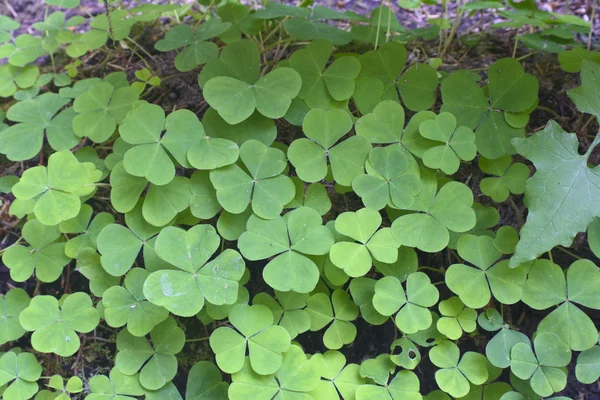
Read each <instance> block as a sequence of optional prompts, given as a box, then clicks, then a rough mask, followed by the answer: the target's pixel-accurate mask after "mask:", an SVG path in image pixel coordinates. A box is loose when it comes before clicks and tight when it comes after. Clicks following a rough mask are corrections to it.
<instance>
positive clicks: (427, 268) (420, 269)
mask: <svg viewBox="0 0 600 400" xmlns="http://www.w3.org/2000/svg"><path fill="white" fill-rule="evenodd" d="M422 270H425V271H432V272H437V273H438V274H441V275H444V274H445V272H444V270H443V269H440V268H433V267H419V268H418V269H417V271H422Z"/></svg>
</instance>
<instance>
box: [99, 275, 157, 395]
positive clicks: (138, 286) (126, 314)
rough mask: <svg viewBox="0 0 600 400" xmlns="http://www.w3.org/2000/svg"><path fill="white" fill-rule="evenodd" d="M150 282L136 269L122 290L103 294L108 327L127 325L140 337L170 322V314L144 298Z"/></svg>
mask: <svg viewBox="0 0 600 400" xmlns="http://www.w3.org/2000/svg"><path fill="white" fill-rule="evenodd" d="M147 278H148V272H147V271H146V270H144V269H141V268H134V269H132V270H130V271H129V273H127V276H126V277H125V280H124V282H123V286H113V287H111V288H109V289H108V290H106V291H105V292H104V294H103V296H102V304H103V306H104V319H105V320H106V323H107V324H108V326H110V327H113V328H119V327H121V326H124V325H127V330H128V331H129V333H131V335H133V336H137V337H140V336H145V335H147V334H148V333H150V331H152V329H154V327H155V326H157V325H158V324H160V323H161V322H162V321H164V320H165V319H167V317H168V316H169V312H168V311H167V310H165V309H164V308H162V307H159V306H156V305H154V304H152V303H150V302H149V301H148V300H146V298H145V297H144V293H143V288H144V282H145V281H146V279H147ZM153 390H155V389H153Z"/></svg>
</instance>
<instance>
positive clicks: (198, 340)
mask: <svg viewBox="0 0 600 400" xmlns="http://www.w3.org/2000/svg"><path fill="white" fill-rule="evenodd" d="M208 339H210V336H206V337H201V338H196V339H187V340H186V341H185V342H186V343H192V342H203V341H205V340H208Z"/></svg>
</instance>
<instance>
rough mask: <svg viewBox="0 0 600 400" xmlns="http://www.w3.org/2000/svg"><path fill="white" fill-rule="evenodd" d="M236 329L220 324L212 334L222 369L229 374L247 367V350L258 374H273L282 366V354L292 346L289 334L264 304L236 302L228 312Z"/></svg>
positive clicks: (211, 339) (214, 349)
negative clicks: (276, 322)
mask: <svg viewBox="0 0 600 400" xmlns="http://www.w3.org/2000/svg"><path fill="white" fill-rule="evenodd" d="M229 322H230V323H231V325H233V327H234V328H235V329H232V328H229V327H225V326H222V327H219V328H217V329H216V330H215V331H214V332H213V333H212V334H211V335H210V347H211V348H212V350H213V351H214V352H215V354H216V361H217V365H218V366H219V368H221V370H222V371H224V372H226V373H228V374H234V373H236V372H239V371H240V370H242V368H243V367H244V361H245V359H246V349H247V351H248V354H249V357H248V358H249V365H250V366H251V368H252V370H253V371H254V372H256V373H257V374H259V375H270V374H274V373H275V372H276V371H277V370H279V368H280V367H281V366H282V361H283V356H282V354H283V353H285V352H286V351H288V349H289V348H290V343H291V340H290V335H289V334H288V332H287V330H286V329H285V328H283V327H281V326H279V325H273V314H272V313H271V310H269V308H267V307H266V306H263V305H261V304H256V305H253V306H249V305H247V304H237V305H235V306H234V307H233V308H232V309H231V311H230V312H229Z"/></svg>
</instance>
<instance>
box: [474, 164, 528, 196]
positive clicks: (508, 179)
mask: <svg viewBox="0 0 600 400" xmlns="http://www.w3.org/2000/svg"><path fill="white" fill-rule="evenodd" d="M479 168H480V169H481V170H482V171H483V172H485V173H486V174H489V175H495V176H494V177H486V178H483V179H482V180H481V182H479V187H480V188H481V192H482V193H483V194H485V195H486V196H490V197H491V198H492V200H494V201H495V202H498V203H500V202H503V201H505V200H506V199H507V198H508V196H509V195H510V193H514V194H523V193H524V192H525V182H526V181H527V178H529V167H527V166H526V165H525V164H523V163H519V162H514V163H513V161H512V157H511V156H509V155H504V156H502V157H500V158H497V159H495V160H489V159H487V158H485V157H479Z"/></svg>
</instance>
